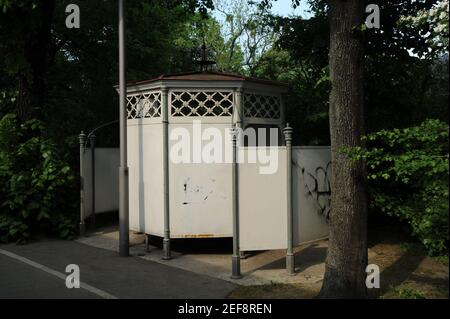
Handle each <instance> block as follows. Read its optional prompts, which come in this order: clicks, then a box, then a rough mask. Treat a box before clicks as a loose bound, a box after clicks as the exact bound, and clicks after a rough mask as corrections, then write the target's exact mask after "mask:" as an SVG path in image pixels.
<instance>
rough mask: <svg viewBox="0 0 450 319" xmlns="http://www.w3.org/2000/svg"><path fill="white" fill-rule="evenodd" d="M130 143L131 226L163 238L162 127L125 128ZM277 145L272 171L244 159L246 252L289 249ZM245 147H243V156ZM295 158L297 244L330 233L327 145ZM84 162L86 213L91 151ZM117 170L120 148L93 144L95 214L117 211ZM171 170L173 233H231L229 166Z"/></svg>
mask: <svg viewBox="0 0 450 319" xmlns="http://www.w3.org/2000/svg"><path fill="white" fill-rule="evenodd" d="M179 125H182V124H177V126H179ZM221 125H222V127H221V130H225V128H227V125H226V124H221ZM214 126H215V127H217V126H218V124H215V125H214ZM219 126H220V125H219ZM189 127H190V125H189V124H186V128H187V129H189ZM172 128H173V127H172ZM128 141H129V144H128V160H129V169H130V180H129V183H130V229H132V230H135V231H142V232H146V233H148V234H153V235H157V236H163V217H164V209H163V208H164V205H163V187H162V186H163V183H162V182H163V170H162V161H163V157H162V124H157V123H144V125H136V124H131V125H128ZM173 143H174V142H173V141H172V142H170V144H173ZM260 149H268V148H260ZM272 149H273V148H272ZM276 149H277V150H278V156H279V157H278V164H279V168H278V170H277V171H276V172H275V174H269V175H263V174H260V173H259V168H260V164H257V163H242V164H239V196H240V198H239V200H240V207H239V213H240V247H241V249H242V250H265V249H284V248H286V244H287V238H286V231H287V227H286V222H287V212H286V187H285V185H286V179H287V176H286V149H285V148H284V147H279V148H276ZM248 150H249V148H245V149H244V150H243V153H244V156H245V157H246V158H247V156H248ZM292 155H293V171H292V174H293V175H292V176H293V209H294V242H295V244H300V243H304V242H308V241H312V240H316V239H320V238H324V237H327V236H328V226H327V222H326V214H327V212H328V210H329V196H328V194H327V192H328V191H329V185H328V180H329V178H330V174H331V165H330V160H331V158H330V148H329V147H294V148H293V153H292ZM85 161H86V185H85V194H86V213H87V216H89V215H90V214H91V187H92V186H91V178H90V176H91V157H90V150H89V149H88V150H87V151H86V153H85ZM118 167H119V149H118V148H97V149H96V212H97V213H102V212H107V211H113V210H117V209H118ZM169 174H170V205H171V206H170V227H171V236H172V237H173V238H185V237H231V236H232V201H231V191H232V187H231V164H174V163H170V166H169Z"/></svg>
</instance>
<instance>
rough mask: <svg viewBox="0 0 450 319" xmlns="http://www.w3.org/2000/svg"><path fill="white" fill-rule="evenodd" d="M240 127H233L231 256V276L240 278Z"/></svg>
mask: <svg viewBox="0 0 450 319" xmlns="http://www.w3.org/2000/svg"><path fill="white" fill-rule="evenodd" d="M238 132H239V131H238V129H237V128H236V127H233V128H232V129H231V138H232V147H233V163H232V186H231V187H232V198H233V255H232V256H231V262H232V263H231V278H232V279H239V278H242V275H241V258H240V253H239V188H238V185H239V177H238V163H237V150H236V142H237V134H238Z"/></svg>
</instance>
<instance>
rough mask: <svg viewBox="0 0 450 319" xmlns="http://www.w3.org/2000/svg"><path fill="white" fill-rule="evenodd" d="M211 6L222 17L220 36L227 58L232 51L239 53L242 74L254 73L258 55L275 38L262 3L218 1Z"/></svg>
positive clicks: (269, 45)
mask: <svg viewBox="0 0 450 319" xmlns="http://www.w3.org/2000/svg"><path fill="white" fill-rule="evenodd" d="M214 5H215V10H216V12H217V13H218V14H219V15H220V16H221V17H222V19H223V24H222V28H223V38H224V39H225V41H226V45H227V47H228V50H229V53H230V54H229V59H230V60H231V59H233V57H234V54H235V53H237V54H240V55H243V63H242V71H243V73H246V74H248V75H250V76H254V73H255V69H256V68H257V66H258V63H259V61H260V60H261V57H262V56H263V55H264V54H265V53H266V52H267V51H269V50H270V49H271V47H272V45H273V43H274V41H275V40H276V33H275V32H274V28H273V27H272V25H271V24H272V23H271V20H272V16H271V14H270V12H269V11H268V10H267V7H266V6H258V5H256V4H255V3H254V2H251V1H247V0H227V1H224V0H220V1H215V2H214Z"/></svg>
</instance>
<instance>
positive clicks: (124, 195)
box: [119, 0, 130, 257]
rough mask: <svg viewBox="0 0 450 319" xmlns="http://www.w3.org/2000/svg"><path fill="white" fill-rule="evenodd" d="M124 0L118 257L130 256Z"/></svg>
mask: <svg viewBox="0 0 450 319" xmlns="http://www.w3.org/2000/svg"><path fill="white" fill-rule="evenodd" d="M124 2H125V0H119V88H120V104H119V123H120V167H119V255H120V256H122V257H127V256H129V255H130V237H129V213H128V210H129V207H128V200H129V198H128V195H129V194H128V163H127V160H128V159H127V110H126V107H127V85H126V78H125V76H126V74H125V67H126V65H125V64H126V52H125V10H124Z"/></svg>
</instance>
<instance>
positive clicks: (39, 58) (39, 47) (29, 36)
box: [16, 0, 55, 121]
mask: <svg viewBox="0 0 450 319" xmlns="http://www.w3.org/2000/svg"><path fill="white" fill-rule="evenodd" d="M54 10H55V0H46V1H43V2H42V4H41V5H40V8H39V12H40V17H39V18H40V26H39V28H38V29H37V31H36V32H29V33H28V32H27V33H26V34H24V57H25V60H26V61H27V62H28V64H29V69H28V70H26V71H25V72H22V73H21V74H19V75H18V85H19V95H18V98H17V104H16V113H17V115H18V117H19V118H20V119H21V121H26V120H29V119H31V118H39V117H40V114H41V110H42V108H43V106H44V105H43V104H44V100H45V91H46V85H45V84H46V81H45V78H46V75H47V68H48V62H49V61H48V60H49V56H48V53H49V49H50V41H51V27H52V23H53V16H54ZM25 31H26V30H25Z"/></svg>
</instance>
